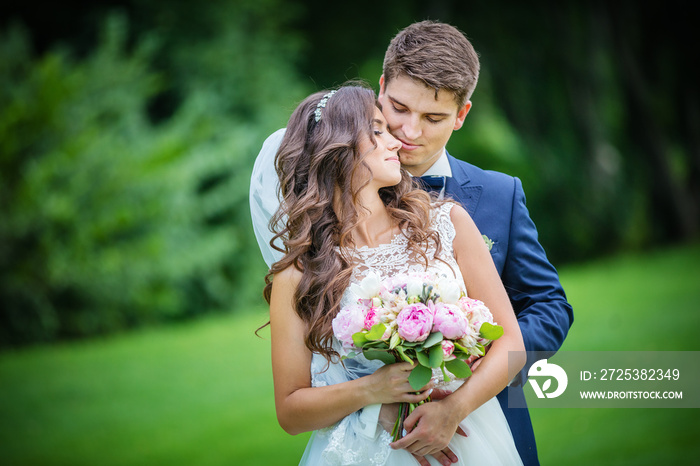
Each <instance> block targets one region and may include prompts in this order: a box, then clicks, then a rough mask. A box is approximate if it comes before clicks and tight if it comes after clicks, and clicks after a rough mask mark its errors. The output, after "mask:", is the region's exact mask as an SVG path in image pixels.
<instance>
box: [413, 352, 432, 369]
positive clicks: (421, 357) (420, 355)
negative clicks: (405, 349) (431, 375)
mask: <svg viewBox="0 0 700 466" xmlns="http://www.w3.org/2000/svg"><path fill="white" fill-rule="evenodd" d="M416 359H418V362H419V363H420V364H422V365H424V366H425V367H430V358H429V357H428V355H427V354H425V353H424V352H423V351H416Z"/></svg>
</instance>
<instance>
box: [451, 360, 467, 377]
mask: <svg viewBox="0 0 700 466" xmlns="http://www.w3.org/2000/svg"><path fill="white" fill-rule="evenodd" d="M445 368H447V370H448V371H450V372H452V373H453V374H454V375H455V376H457V377H459V378H460V379H466V378H467V377H469V376H470V375H472V370H471V368H470V367H469V364H467V363H466V362H464V361H462V360H461V359H453V360H452V361H447V362H446V363H445Z"/></svg>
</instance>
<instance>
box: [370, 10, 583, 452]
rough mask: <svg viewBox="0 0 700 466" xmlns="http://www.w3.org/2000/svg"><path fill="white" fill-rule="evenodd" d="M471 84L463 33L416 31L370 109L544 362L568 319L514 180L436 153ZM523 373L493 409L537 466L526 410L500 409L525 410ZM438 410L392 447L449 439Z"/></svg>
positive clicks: (473, 76) (402, 42) (397, 42)
mask: <svg viewBox="0 0 700 466" xmlns="http://www.w3.org/2000/svg"><path fill="white" fill-rule="evenodd" d="M478 75H479V59H478V57H477V54H476V52H475V51H474V48H473V47H472V45H471V43H470V42H469V40H468V39H467V38H466V37H465V36H464V34H463V33H461V32H460V31H459V30H457V29H456V28H454V27H452V26H450V25H447V24H444V23H435V22H430V21H423V22H420V23H415V24H412V25H410V26H408V27H407V28H406V29H404V30H402V31H401V32H399V33H398V34H397V35H396V37H394V39H392V41H391V43H390V44H389V48H388V49H387V51H386V54H385V56H384V69H383V74H382V77H381V78H380V80H379V84H380V90H379V102H380V104H381V105H382V113H383V114H384V117H385V118H386V120H387V123H388V125H389V129H390V131H391V133H392V134H393V135H394V137H396V138H397V139H399V140H400V141H401V143H402V148H401V149H400V150H399V158H400V159H401V164H402V165H403V167H404V168H405V169H406V170H407V171H408V172H409V173H411V175H413V176H414V177H418V176H419V177H428V178H425V179H427V180H430V181H429V184H430V185H432V187H433V188H434V189H438V190H440V191H441V194H443V195H446V196H450V197H452V198H453V199H456V200H458V201H459V202H460V203H461V204H462V205H463V206H464V208H465V209H466V210H467V211H468V212H469V214H470V215H471V216H472V218H473V219H474V223H476V226H477V227H478V228H479V231H480V232H481V233H482V234H483V235H484V237H485V240H486V242H487V244H488V245H489V248H490V250H491V257H492V258H493V261H494V263H495V264H496V269H497V270H498V272H499V274H500V275H501V279H502V281H503V284H504V286H505V289H506V291H507V292H508V295H509V297H510V301H511V304H512V305H513V309H514V310H515V313H516V315H517V317H518V323H519V324H520V330H521V331H522V334H523V340H524V342H525V349H526V350H527V351H538V352H542V353H543V354H545V356H543V357H546V356H547V355H551V354H553V353H554V352H556V351H557V350H558V349H559V347H560V346H561V344H562V343H563V341H564V338H565V337H566V334H567V332H568V330H569V327H570V326H571V324H572V322H573V312H572V309H571V306H570V305H569V303H568V302H567V300H566V296H565V294H564V290H563V289H562V287H561V284H560V283H559V277H558V275H557V272H556V270H555V269H554V267H553V266H552V264H550V263H549V261H548V260H547V257H546V255H545V252H544V249H543V248H542V246H541V245H540V243H539V242H538V240H537V230H536V228H535V224H534V223H533V222H532V220H531V219H530V216H529V214H528V211H527V208H526V207H525V194H524V192H523V188H522V185H521V183H520V180H519V179H517V178H513V177H511V176H507V175H504V174H502V173H497V172H491V171H484V170H482V169H480V168H478V167H476V166H474V165H471V164H469V163H466V162H463V161H460V160H458V159H456V158H454V157H452V156H451V155H449V154H448V153H447V152H446V150H445V145H446V144H447V141H448V140H449V139H450V136H451V135H452V132H453V131H455V130H458V129H460V128H461V127H462V125H463V124H464V120H465V118H466V116H467V114H468V113H469V110H470V109H471V107H472V104H471V101H470V100H469V98H470V96H471V94H472V92H473V91H474V88H475V86H476V82H477V79H478ZM443 180H444V185H442V181H443ZM435 182H437V187H435V184H436V183H435ZM532 362H534V361H530V363H532ZM527 369H528V366H527V365H526V367H525V368H524V369H523V371H522V372H521V374H520V381H515V383H513V384H511V385H513V386H511V387H509V388H506V389H505V390H503V391H502V392H501V393H500V394H499V395H498V401H499V402H500V404H501V407H502V408H503V413H504V414H505V416H506V419H507V420H508V424H509V426H510V429H511V431H512V433H513V438H514V440H515V444H516V447H517V449H518V452H519V453H520V456H521V458H522V460H523V462H524V463H525V464H526V465H531V464H538V459H537V449H536V445H535V437H534V433H533V430H532V423H531V422H530V415H529V413H528V410H527V409H516V408H508V398H509V397H510V401H511V404H513V402H514V401H516V400H515V399H516V398H517V399H518V405H520V406H525V401H524V394H523V390H522V384H523V383H524V382H525V379H526V375H527ZM517 382H520V383H517ZM437 407H438V406H437V404H431V403H427V404H425V405H423V406H422V407H420V409H421V411H422V412H421V421H420V422H425V426H424V428H422V429H419V428H416V429H414V430H413V431H412V432H411V433H409V434H408V435H406V436H405V437H404V438H403V439H401V440H399V441H398V442H396V443H395V444H394V446H395V447H396V448H406V449H407V450H409V451H412V449H411V446H412V445H413V444H415V443H419V444H420V443H422V442H426V441H427V438H428V437H430V436H436V435H439V431H440V429H452V428H453V427H451V426H445V425H444V423H441V422H440V418H439V417H438V415H437V413H438V410H437ZM417 411H418V410H417ZM419 427H420V423H419ZM412 452H413V451H412ZM414 453H415V452H414Z"/></svg>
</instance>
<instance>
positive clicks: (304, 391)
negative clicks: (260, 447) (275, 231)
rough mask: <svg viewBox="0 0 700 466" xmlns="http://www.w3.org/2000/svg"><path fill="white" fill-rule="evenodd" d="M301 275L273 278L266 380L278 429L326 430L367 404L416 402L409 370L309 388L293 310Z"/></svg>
mask: <svg viewBox="0 0 700 466" xmlns="http://www.w3.org/2000/svg"><path fill="white" fill-rule="evenodd" d="M300 278H301V272H299V271H298V270H296V269H294V268H292V267H290V268H287V269H286V270H283V271H282V272H280V273H278V274H276V275H275V277H274V281H273V286H272V295H271V299H270V329H271V339H272V375H273V379H274V386H275V406H276V409H277V419H278V421H279V423H280V426H281V427H282V428H283V429H284V430H285V431H287V432H288V433H290V434H292V435H296V434H299V433H301V432H307V431H311V430H316V429H320V428H323V427H328V426H331V425H333V424H335V423H336V422H338V421H339V420H340V419H342V418H343V417H345V416H347V415H349V414H351V413H353V412H355V411H357V410H359V409H361V408H363V407H364V406H366V405H369V404H373V403H392V402H396V401H407V402H413V403H416V402H418V401H421V400H423V399H425V398H426V397H427V396H428V394H427V393H423V394H421V395H416V394H415V391H414V390H413V389H412V388H411V386H410V384H409V383H408V375H409V374H410V371H411V365H410V364H408V363H400V364H391V365H389V366H384V367H382V368H380V369H379V370H377V371H376V372H375V373H374V374H371V375H368V376H365V377H360V378H358V379H356V380H351V381H348V382H343V383H339V384H335V385H329V386H326V387H311V374H310V372H311V356H312V353H311V351H310V350H309V349H308V348H307V347H306V345H305V344H304V336H305V333H306V325H305V323H304V322H303V321H302V320H301V319H300V318H299V316H298V315H297V314H296V312H295V311H294V306H293V300H294V293H295V290H296V287H297V285H298V283H299V280H300Z"/></svg>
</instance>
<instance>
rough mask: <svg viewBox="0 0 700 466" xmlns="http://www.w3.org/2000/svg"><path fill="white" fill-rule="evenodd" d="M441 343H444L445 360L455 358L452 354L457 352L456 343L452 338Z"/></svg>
mask: <svg viewBox="0 0 700 466" xmlns="http://www.w3.org/2000/svg"><path fill="white" fill-rule="evenodd" d="M440 344H441V345H442V359H443V360H444V361H451V360H453V359H455V357H454V356H453V354H452V353H454V352H455V344H454V343H452V342H451V341H450V340H442V342H441V343H440Z"/></svg>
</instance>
